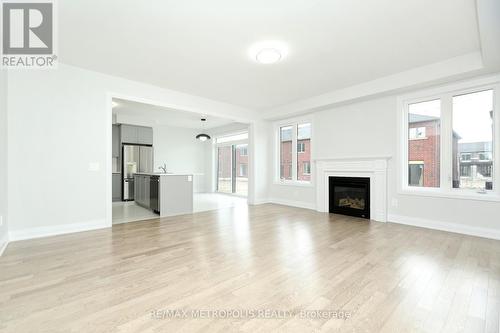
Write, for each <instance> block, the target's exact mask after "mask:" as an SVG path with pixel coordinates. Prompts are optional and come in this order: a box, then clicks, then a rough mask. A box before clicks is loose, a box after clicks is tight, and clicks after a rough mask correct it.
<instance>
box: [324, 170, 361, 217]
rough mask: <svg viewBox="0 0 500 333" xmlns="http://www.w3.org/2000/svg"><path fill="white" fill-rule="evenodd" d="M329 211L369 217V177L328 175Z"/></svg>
mask: <svg viewBox="0 0 500 333" xmlns="http://www.w3.org/2000/svg"><path fill="white" fill-rule="evenodd" d="M328 184H329V189H328V192H329V205H330V207H329V212H330V213H335V214H344V215H350V216H356V217H363V218H366V219H369V218H370V178H365V177H329V179H328Z"/></svg>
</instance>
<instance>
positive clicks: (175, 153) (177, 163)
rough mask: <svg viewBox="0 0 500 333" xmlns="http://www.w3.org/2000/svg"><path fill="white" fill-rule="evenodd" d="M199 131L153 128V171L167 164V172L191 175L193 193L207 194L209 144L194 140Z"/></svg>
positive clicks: (169, 127) (164, 127)
mask: <svg viewBox="0 0 500 333" xmlns="http://www.w3.org/2000/svg"><path fill="white" fill-rule="evenodd" d="M199 132H200V131H199V130H196V129H190V128H180V127H172V126H154V127H153V146H154V171H155V172H159V171H160V170H159V169H158V167H159V166H162V165H163V163H166V164H167V171H168V172H179V173H193V174H194V184H193V186H194V191H195V192H207V190H206V187H205V174H206V172H207V170H208V169H209V168H208V165H206V156H205V155H206V154H207V153H208V148H207V147H208V146H209V145H210V143H209V142H208V141H207V142H201V141H200V140H197V139H196V135H197V134H199Z"/></svg>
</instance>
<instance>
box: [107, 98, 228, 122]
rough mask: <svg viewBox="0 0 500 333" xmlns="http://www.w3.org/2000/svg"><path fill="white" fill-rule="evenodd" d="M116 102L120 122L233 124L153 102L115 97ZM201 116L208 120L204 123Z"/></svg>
mask: <svg viewBox="0 0 500 333" xmlns="http://www.w3.org/2000/svg"><path fill="white" fill-rule="evenodd" d="M113 102H114V103H116V104H115V106H114V107H113V115H116V119H117V122H118V123H123V124H132V125H142V126H161V125H166V126H174V127H183V128H194V129H202V128H205V129H209V128H215V127H220V126H225V125H229V124H233V123H234V121H232V120H230V119H223V118H218V117H213V116H210V117H207V116H204V115H201V114H197V113H192V112H187V111H184V110H174V109H169V108H165V107H161V106H155V105H151V104H144V103H139V102H133V101H128V100H124V99H117V98H114V99H113ZM201 118H206V119H207V121H206V122H205V124H203V125H202V123H201V120H200V119H201Z"/></svg>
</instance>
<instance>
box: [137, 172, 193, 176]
mask: <svg viewBox="0 0 500 333" xmlns="http://www.w3.org/2000/svg"><path fill="white" fill-rule="evenodd" d="M134 175H143V176H193V174H192V173H162V172H136V173H134Z"/></svg>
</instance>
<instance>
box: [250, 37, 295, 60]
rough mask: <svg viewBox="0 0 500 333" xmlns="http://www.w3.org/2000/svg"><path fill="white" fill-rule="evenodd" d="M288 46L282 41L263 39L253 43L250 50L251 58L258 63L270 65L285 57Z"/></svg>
mask: <svg viewBox="0 0 500 333" xmlns="http://www.w3.org/2000/svg"><path fill="white" fill-rule="evenodd" d="M287 53H288V47H287V46H286V44H285V43H283V42H280V41H271V40H269V41H263V42H258V43H255V44H254V45H252V47H250V50H249V54H250V58H251V59H252V60H254V61H257V62H258V63H261V64H265V65H269V64H274V63H277V62H278V61H280V60H282V59H283V58H285V56H286V55H287Z"/></svg>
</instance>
